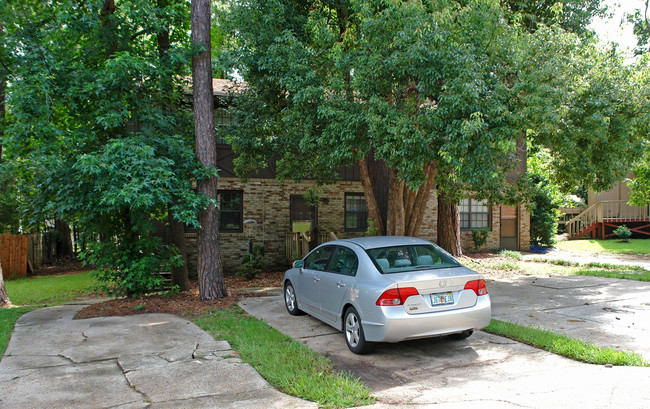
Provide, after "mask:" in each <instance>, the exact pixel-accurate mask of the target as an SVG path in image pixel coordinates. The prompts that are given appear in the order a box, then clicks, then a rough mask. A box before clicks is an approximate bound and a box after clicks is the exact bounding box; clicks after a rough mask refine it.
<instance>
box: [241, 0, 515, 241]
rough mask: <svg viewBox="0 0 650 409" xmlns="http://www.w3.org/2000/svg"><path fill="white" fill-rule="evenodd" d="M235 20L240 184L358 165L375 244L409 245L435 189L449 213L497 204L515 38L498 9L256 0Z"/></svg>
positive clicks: (505, 161) (509, 149)
mask: <svg viewBox="0 0 650 409" xmlns="http://www.w3.org/2000/svg"><path fill="white" fill-rule="evenodd" d="M231 18H232V21H234V28H232V31H231V33H232V35H233V37H234V41H235V43H236V44H237V45H238V46H239V48H238V50H237V61H238V62H239V63H240V64H239V65H237V66H236V68H237V69H238V70H239V72H240V73H241V74H242V75H243V76H244V78H245V79H246V81H247V89H246V91H245V92H244V93H242V94H241V95H240V96H239V98H238V101H237V114H238V118H237V128H236V129H235V131H234V135H233V137H232V139H231V142H232V145H233V148H234V150H235V151H236V152H237V153H238V154H240V157H239V159H238V161H237V163H236V165H237V169H238V171H239V173H240V174H242V175H245V174H247V173H249V172H250V171H252V170H254V169H256V168H257V167H259V166H260V164H263V163H268V162H269V161H270V160H271V159H272V158H273V157H280V158H281V159H280V160H279V161H278V162H277V171H278V174H279V175H280V176H281V177H283V178H287V179H301V178H303V177H310V178H317V179H318V180H320V181H321V182H328V181H332V180H334V179H335V171H336V169H337V168H338V167H339V166H341V165H345V164H356V165H357V166H358V167H359V170H360V175H361V182H362V186H363V188H364V194H365V198H366V202H367V204H368V209H369V219H371V220H372V221H373V222H374V225H375V227H377V228H378V230H379V231H380V233H382V234H396V235H401V234H408V235H417V234H418V230H419V227H420V222H421V220H422V216H423V213H424V210H425V207H426V202H427V200H428V198H429V195H430V191H431V189H432V188H433V187H434V186H436V187H437V188H438V191H439V192H440V193H441V195H440V197H441V198H443V199H447V200H448V201H449V202H450V203H454V201H455V202H456V203H457V200H460V198H461V197H462V196H463V195H466V194H468V192H469V191H472V190H473V191H476V190H477V189H478V188H479V187H480V192H481V193H482V194H483V195H484V196H486V197H494V196H498V195H499V194H500V191H501V189H502V187H503V186H504V185H505V174H506V171H507V170H508V169H510V168H512V167H513V166H514V165H515V164H516V163H515V161H513V160H512V158H513V156H514V151H515V146H516V140H517V138H518V137H520V136H521V130H522V129H523V124H522V123H521V122H520V120H521V118H520V117H519V116H518V115H516V114H515V115H503V114H504V113H510V112H512V104H513V103H514V102H515V99H514V97H515V95H514V94H513V87H512V84H511V81H512V78H513V75H512V73H513V72H512V69H513V66H514V65H516V64H517V61H515V60H514V59H515V58H517V57H518V56H519V55H520V52H518V51H517V49H516V47H518V46H521V44H522V41H523V39H522V38H521V33H520V32H519V30H517V29H516V27H513V26H509V25H508V24H506V22H505V20H504V18H503V12H502V10H501V9H500V8H499V7H498V5H497V4H496V3H495V2H493V1H476V2H471V3H468V4H463V3H461V2H454V1H449V2H407V3H404V2H375V1H355V2H349V3H347V2H336V1H331V2H330V1H326V2H305V1H303V2H294V1H282V0H278V1H273V0H269V1H266V0H258V1H253V2H246V3H242V4H239V5H237V6H236V7H235V8H234V11H233V14H232V17H231ZM382 181H383V182H382ZM452 207H453V206H452ZM450 250H452V251H454V252H456V253H457V252H458V251H459V250H460V249H459V247H458V246H455V248H452V249H450Z"/></svg>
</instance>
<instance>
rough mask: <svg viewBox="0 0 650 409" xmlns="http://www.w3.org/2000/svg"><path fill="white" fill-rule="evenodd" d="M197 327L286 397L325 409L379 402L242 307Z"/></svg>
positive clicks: (213, 316)
mask: <svg viewBox="0 0 650 409" xmlns="http://www.w3.org/2000/svg"><path fill="white" fill-rule="evenodd" d="M195 322H196V324H197V325H198V326H199V327H201V328H203V329H204V330H206V331H209V332H210V333H211V334H213V335H214V336H218V337H219V339H225V340H226V341H228V343H230V345H232V347H233V349H234V350H236V351H237V352H239V354H240V355H239V356H240V357H241V359H242V360H243V361H244V362H247V363H249V364H251V365H252V366H253V367H254V368H255V370H257V371H258V372H259V373H260V375H262V376H263V377H264V378H265V379H266V380H267V381H268V382H269V383H270V384H271V385H273V386H274V387H275V388H277V389H278V390H280V391H281V392H283V393H286V394H289V395H292V396H297V397H299V398H302V399H307V400H310V401H313V402H317V403H318V406H319V407H324V408H346V407H357V406H363V405H368V404H371V403H374V401H375V399H374V398H373V397H372V396H371V394H370V390H368V388H366V387H365V385H363V383H362V382H361V381H360V380H359V379H357V378H354V377H353V376H351V375H350V374H347V373H341V372H339V371H337V370H336V369H335V368H334V366H333V364H332V362H331V361H330V360H329V359H327V358H324V357H322V356H320V355H318V354H316V353H315V352H314V351H312V350H311V349H309V348H307V347H306V346H304V345H302V344H301V343H300V342H297V341H295V340H293V339H291V338H290V337H288V336H286V335H284V334H282V333H280V332H279V331H278V330H276V329H275V328H271V327H270V326H269V325H268V324H267V323H266V322H264V321H261V320H258V319H256V318H255V317H251V316H249V315H248V314H246V313H245V312H244V311H242V310H241V309H240V308H238V307H235V308H233V309H232V310H223V311H222V310H215V311H212V312H211V313H210V314H206V315H205V316H204V317H202V318H200V319H197V320H196V321H195ZM287 357H290V359H287Z"/></svg>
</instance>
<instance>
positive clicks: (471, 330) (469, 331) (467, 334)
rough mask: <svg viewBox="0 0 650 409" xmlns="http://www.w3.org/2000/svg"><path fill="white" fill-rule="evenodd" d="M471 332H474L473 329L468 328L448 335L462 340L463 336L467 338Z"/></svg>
mask: <svg viewBox="0 0 650 409" xmlns="http://www.w3.org/2000/svg"><path fill="white" fill-rule="evenodd" d="M473 333H474V330H473V329H468V330H467V331H463V332H459V333H457V334H451V335H450V336H449V337H450V338H451V339H455V340H458V341H460V340H463V339H465V338H469V336H470V335H472V334H473Z"/></svg>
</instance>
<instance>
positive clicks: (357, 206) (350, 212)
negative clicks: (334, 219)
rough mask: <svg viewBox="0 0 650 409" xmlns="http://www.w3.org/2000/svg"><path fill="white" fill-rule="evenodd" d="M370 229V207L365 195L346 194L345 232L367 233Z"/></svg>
mask: <svg viewBox="0 0 650 409" xmlns="http://www.w3.org/2000/svg"><path fill="white" fill-rule="evenodd" d="M367 227H368V206H366V198H365V197H364V196H363V193H346V194H345V231H365V230H366V228H367Z"/></svg>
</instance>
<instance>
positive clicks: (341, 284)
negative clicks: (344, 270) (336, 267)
mask: <svg viewBox="0 0 650 409" xmlns="http://www.w3.org/2000/svg"><path fill="white" fill-rule="evenodd" d="M336 286H337V287H338V288H343V287H345V283H344V282H343V281H339V282H338V283H336Z"/></svg>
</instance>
